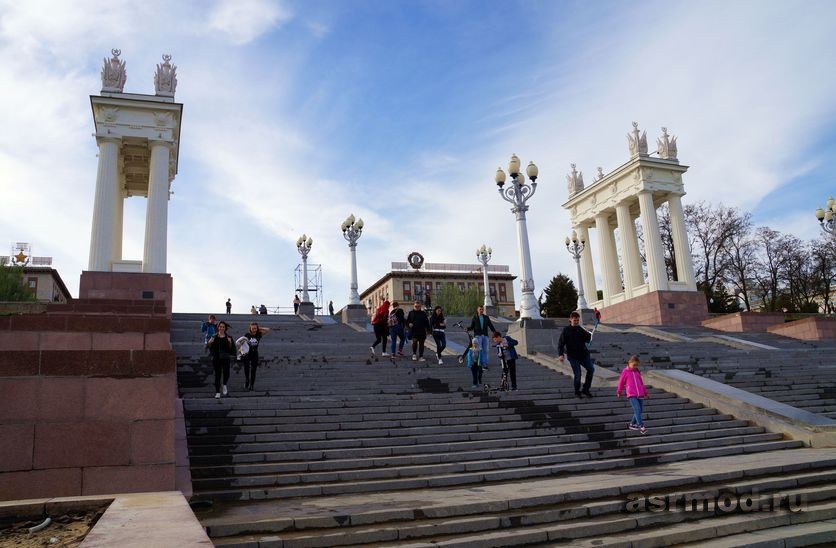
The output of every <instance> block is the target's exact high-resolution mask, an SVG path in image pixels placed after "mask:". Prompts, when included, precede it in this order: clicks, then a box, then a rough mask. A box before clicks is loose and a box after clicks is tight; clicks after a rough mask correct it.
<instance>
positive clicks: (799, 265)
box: [779, 235, 819, 312]
mask: <svg viewBox="0 0 836 548" xmlns="http://www.w3.org/2000/svg"><path fill="white" fill-rule="evenodd" d="M779 241H780V244H781V245H780V248H779V251H780V253H781V254H782V255H783V260H782V261H781V279H782V282H783V284H784V287H785V288H786V291H787V296H788V297H789V302H790V306H791V309H792V310H793V311H794V312H818V308H819V307H818V304H816V301H815V299H816V294H817V293H818V291H817V289H818V288H817V283H816V270H815V266H814V265H813V263H812V261H810V259H809V255H810V253H811V252H812V249H811V248H812V245H810V246H807V245H805V244H804V242H802V241H801V239H800V238H797V237H795V236H790V235H787V236H784V237H783V238H781V239H780V240H779Z"/></svg>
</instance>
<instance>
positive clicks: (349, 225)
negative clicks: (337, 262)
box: [340, 213, 363, 304]
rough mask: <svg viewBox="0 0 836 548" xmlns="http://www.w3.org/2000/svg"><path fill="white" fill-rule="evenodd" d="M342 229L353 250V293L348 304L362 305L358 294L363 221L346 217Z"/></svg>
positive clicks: (350, 216) (351, 292)
mask: <svg viewBox="0 0 836 548" xmlns="http://www.w3.org/2000/svg"><path fill="white" fill-rule="evenodd" d="M340 228H341V229H342V231H343V238H345V239H346V241H347V242H348V248H349V249H350V250H351V291H350V292H349V295H348V304H360V294H359V293H357V240H359V239H360V236H361V235H362V234H363V219H357V220H355V219H354V214H353V213H352V214H351V215H349V216H348V217H346V219H345V221H343V224H342V225H340Z"/></svg>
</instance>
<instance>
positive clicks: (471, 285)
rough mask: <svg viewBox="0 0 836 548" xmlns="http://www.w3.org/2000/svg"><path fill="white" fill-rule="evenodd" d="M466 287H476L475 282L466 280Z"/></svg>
mask: <svg viewBox="0 0 836 548" xmlns="http://www.w3.org/2000/svg"><path fill="white" fill-rule="evenodd" d="M467 288H468V289H476V284H475V283H473V282H467Z"/></svg>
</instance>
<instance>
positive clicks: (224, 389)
mask: <svg viewBox="0 0 836 548" xmlns="http://www.w3.org/2000/svg"><path fill="white" fill-rule="evenodd" d="M221 391H222V392H223V395H224V396H226V395H227V394H229V390H227V389H226V385H224V387H223V388H222V389H221Z"/></svg>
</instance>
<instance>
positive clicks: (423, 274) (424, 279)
mask: <svg viewBox="0 0 836 548" xmlns="http://www.w3.org/2000/svg"><path fill="white" fill-rule="evenodd" d="M515 278H516V276H514V275H513V274H511V271H510V268H509V267H508V265H488V290H489V291H490V295H491V301H493V305H494V306H495V307H496V309H497V313H498V314H499V315H500V316H504V317H507V318H514V317H516V313H517V312H516V303H515V302H514V288H513V285H512V283H513V281H514V279H515ZM448 288H455V289H457V290H459V291H466V290H468V289H478V290H479V292H480V293H482V294H484V292H485V284H484V277H483V275H482V265H481V264H448V263H425V264H421V266H420V268H415V267H414V265H410V264H409V263H407V262H393V263H392V270H391V271H390V272H387V273H386V274H385V275H384V276H383V277H382V278H380V279H379V280H378V281H376V282H375V283H373V284H372V285H371V286H370V287H368V288H367V289H366V290H364V291H363V292H362V293H360V302H361V303H362V304H363V306H365V307H366V308H367V309H370V311H371V312H374V310H375V309H376V308H377V307H378V306H379V305H380V303H382V302H383V300H384V299H389V300H390V301H399V302H401V303H410V302H413V301H416V300H420V301H421V302H424V303H426V302H428V301H429V302H430V303H434V302H436V299H435V297H436V296H439V295H441V294H442V293H443V292H444V290H445V289H448Z"/></svg>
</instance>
